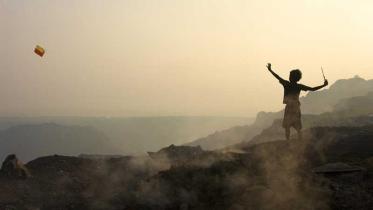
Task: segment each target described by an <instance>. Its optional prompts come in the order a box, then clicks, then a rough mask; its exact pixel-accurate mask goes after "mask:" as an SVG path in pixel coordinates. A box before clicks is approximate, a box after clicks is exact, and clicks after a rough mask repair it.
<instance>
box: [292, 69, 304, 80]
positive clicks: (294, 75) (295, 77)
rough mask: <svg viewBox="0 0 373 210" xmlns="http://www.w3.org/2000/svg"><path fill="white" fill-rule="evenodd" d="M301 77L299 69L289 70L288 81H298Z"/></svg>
mask: <svg viewBox="0 0 373 210" xmlns="http://www.w3.org/2000/svg"><path fill="white" fill-rule="evenodd" d="M301 78H302V72H301V71H300V70H299V69H294V70H291V71H290V75H289V81H290V82H298V81H299V80H300V79H301Z"/></svg>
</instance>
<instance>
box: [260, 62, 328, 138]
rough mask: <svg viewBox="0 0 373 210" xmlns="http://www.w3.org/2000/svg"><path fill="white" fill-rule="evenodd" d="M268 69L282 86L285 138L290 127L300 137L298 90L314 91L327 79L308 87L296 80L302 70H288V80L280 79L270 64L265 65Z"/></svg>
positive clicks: (326, 81) (300, 75) (325, 84)
mask: <svg viewBox="0 0 373 210" xmlns="http://www.w3.org/2000/svg"><path fill="white" fill-rule="evenodd" d="M267 68H268V71H269V72H271V73H272V75H273V76H274V77H276V79H278V81H279V82H280V83H281V84H282V86H284V99H283V103H284V104H286V106H285V113H284V119H283V121H282V127H283V128H284V129H285V135H286V139H287V140H289V138H290V127H293V128H295V130H296V131H297V133H298V139H302V133H301V129H302V122H301V112H300V102H299V94H300V91H301V90H303V91H316V90H319V89H321V88H323V87H325V86H327V85H328V80H326V79H324V84H323V85H320V86H317V87H308V86H306V85H302V84H299V83H298V81H299V80H300V79H301V78H302V72H301V71H300V70H299V69H294V70H291V71H290V75H289V81H287V80H284V79H282V78H281V77H280V76H278V75H277V74H276V73H275V72H274V71H272V68H271V64H270V63H268V65H267Z"/></svg>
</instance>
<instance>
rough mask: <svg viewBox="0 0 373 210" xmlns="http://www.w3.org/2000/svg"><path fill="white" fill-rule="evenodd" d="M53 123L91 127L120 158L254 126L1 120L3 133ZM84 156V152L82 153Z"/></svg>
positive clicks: (205, 121)
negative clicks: (232, 128) (24, 125)
mask: <svg viewBox="0 0 373 210" xmlns="http://www.w3.org/2000/svg"><path fill="white" fill-rule="evenodd" d="M48 122H53V123H57V124H59V125H66V126H83V127H84V126H89V127H91V128H94V129H95V130H96V131H99V132H100V133H101V134H103V135H105V136H106V138H108V139H109V140H110V142H111V144H112V145H114V146H115V148H117V149H118V151H119V152H120V154H123V155H135V154H146V152H147V151H154V150H159V149H160V148H162V147H165V146H168V145H170V144H183V143H186V142H190V141H192V140H194V139H197V138H199V137H201V136H206V135H208V134H209V133H213V132H216V131H218V130H223V129H227V128H230V127H232V126H237V125H247V124H250V123H252V122H253V119H252V118H246V117H207V116H206V117H198V116H195V117H189V116H175V117H126V118H124V117H35V118H0V129H8V128H9V127H12V126H17V125H20V124H29V125H36V124H43V123H48ZM82 153H83V152H82Z"/></svg>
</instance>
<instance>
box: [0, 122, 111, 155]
mask: <svg viewBox="0 0 373 210" xmlns="http://www.w3.org/2000/svg"><path fill="white" fill-rule="evenodd" d="M0 145H1V146H0V159H1V160H3V159H4V158H5V156H6V155H8V154H10V153H15V154H17V156H19V157H20V159H21V160H23V161H27V160H31V159H33V158H36V157H39V156H45V155H53V154H64V155H78V154H81V153H88V154H92V153H93V154H103V153H104V154H105V153H114V152H115V151H116V149H114V147H113V146H112V145H111V142H110V141H109V139H108V137H107V136H106V135H105V134H103V133H102V132H100V131H98V130H97V129H94V128H92V127H87V126H84V127H83V126H62V125H58V124H54V123H46V124H37V125H20V126H15V127H11V128H8V129H6V130H4V131H1V132H0Z"/></svg>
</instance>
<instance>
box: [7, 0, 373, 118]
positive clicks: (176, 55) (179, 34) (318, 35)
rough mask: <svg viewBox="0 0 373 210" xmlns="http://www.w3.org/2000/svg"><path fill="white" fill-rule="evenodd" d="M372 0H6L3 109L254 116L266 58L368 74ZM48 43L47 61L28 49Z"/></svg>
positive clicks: (274, 105) (277, 90)
mask: <svg viewBox="0 0 373 210" xmlns="http://www.w3.org/2000/svg"><path fill="white" fill-rule="evenodd" d="M372 9H373V2H372V1H347V0H329V1H324V0H303V1H299V0H283V1H268V0H252V1H239V0H235V1H232V0H229V1H228V0H227V1H213V0H211V1H202V0H195V1H194V0H185V1H184V0H178V1H175V0H158V1H155V0H154V1H150V0H149V1H142V0H133V1H130V0H125V1H119V0H118V1H115V0H110V1H108V0H105V1H104V0H103V1H98V0H90V1H83V0H80V1H57V0H53V1H52V0H32V1H28V0H23V1H21V0H0V30H1V32H2V33H1V35H0V43H1V48H2V49H1V51H0V98H1V106H0V115H1V116H47V115H48V116H51V115H53V116H57V115H68V116H160V115H220V116H253V115H255V113H257V112H258V111H261V110H266V111H277V110H279V109H281V108H282V107H283V105H282V103H281V102H282V100H281V97H282V89H281V86H280V85H279V84H278V82H277V81H276V80H275V79H274V78H272V76H271V75H270V74H269V73H268V72H267V70H266V68H265V65H266V63H267V62H272V65H273V69H274V70H276V71H277V72H278V73H279V74H280V75H281V76H283V77H285V78H287V77H288V72H289V70H290V69H293V68H300V69H301V70H302V71H303V79H302V83H304V84H308V85H319V84H322V82H323V80H322V75H321V72H320V66H321V65H322V66H323V67H324V70H325V73H326V76H327V77H328V79H329V81H330V82H334V81H335V80H337V79H341V78H349V77H352V76H354V75H359V76H361V77H364V78H366V79H370V78H372V77H373V71H372V69H373V64H372V63H371V56H372V55H373V39H372V37H373V26H372V21H373V13H372V12H371V11H372ZM37 44H39V45H41V46H43V47H45V49H46V54H45V56H44V57H43V58H40V57H38V56H37V55H35V54H34V53H33V48H34V47H35V45H37Z"/></svg>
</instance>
